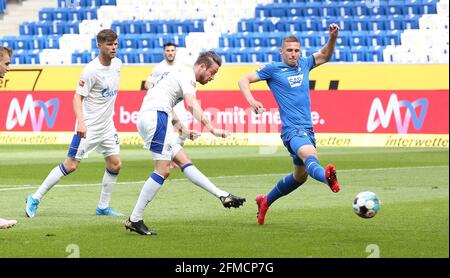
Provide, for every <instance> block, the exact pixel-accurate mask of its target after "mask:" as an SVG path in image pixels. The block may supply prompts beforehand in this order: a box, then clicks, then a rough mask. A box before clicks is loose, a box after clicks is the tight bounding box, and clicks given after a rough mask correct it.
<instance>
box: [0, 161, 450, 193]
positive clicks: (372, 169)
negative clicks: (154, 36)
mask: <svg viewBox="0 0 450 278" xmlns="http://www.w3.org/2000/svg"><path fill="white" fill-rule="evenodd" d="M448 167H449V166H446V165H440V166H414V167H387V168H369V169H344V170H338V173H342V172H343V173H349V172H364V171H366V172H373V171H389V170H407V169H432V168H448ZM283 174H287V172H286V173H269V174H256V175H235V176H217V177H210V179H212V180H214V179H237V178H248V177H271V176H280V177H281V176H282V175H283ZM168 181H169V182H177V181H186V179H185V178H183V179H172V180H168ZM144 182H145V181H129V182H118V183H117V184H118V185H121V184H122V185H126V184H144ZM101 185H102V184H101V183H80V184H63V185H55V187H58V188H66V187H89V186H101ZM11 186H13V185H1V184H0V187H4V188H0V192H1V191H21V190H27V189H36V188H38V186H36V185H31V184H25V185H23V186H20V187H17V186H16V187H11Z"/></svg>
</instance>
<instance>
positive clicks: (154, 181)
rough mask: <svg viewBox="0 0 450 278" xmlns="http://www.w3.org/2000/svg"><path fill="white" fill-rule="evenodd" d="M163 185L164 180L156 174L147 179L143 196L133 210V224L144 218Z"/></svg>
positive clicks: (142, 192) (140, 196)
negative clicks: (149, 205) (149, 204)
mask: <svg viewBox="0 0 450 278" xmlns="http://www.w3.org/2000/svg"><path fill="white" fill-rule="evenodd" d="M163 184H164V178H163V177H162V176H161V175H159V174H157V173H155V172H154V173H152V175H151V176H150V177H149V178H148V179H147V181H146V182H145V183H144V186H143V187H142V190H141V194H140V195H139V199H138V201H137V203H136V206H135V207H134V209H133V213H132V214H131V216H130V220H131V221H132V222H137V221H140V220H142V219H143V218H144V210H145V207H146V206H147V204H148V203H149V202H151V201H152V200H153V198H154V197H155V195H156V193H158V191H159V189H160V188H161V186H162V185H163Z"/></svg>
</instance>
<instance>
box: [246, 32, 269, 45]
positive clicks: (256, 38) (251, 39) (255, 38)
mask: <svg viewBox="0 0 450 278" xmlns="http://www.w3.org/2000/svg"><path fill="white" fill-rule="evenodd" d="M245 46H246V47H266V46H267V35H266V34H265V33H258V32H256V33H252V34H251V35H250V36H248V37H247V38H246V42H245Z"/></svg>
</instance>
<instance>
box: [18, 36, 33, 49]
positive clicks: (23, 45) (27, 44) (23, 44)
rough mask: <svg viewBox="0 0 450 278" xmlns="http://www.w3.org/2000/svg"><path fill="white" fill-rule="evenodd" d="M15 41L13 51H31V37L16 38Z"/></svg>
mask: <svg viewBox="0 0 450 278" xmlns="http://www.w3.org/2000/svg"><path fill="white" fill-rule="evenodd" d="M15 40H16V46H15V49H23V50H28V49H32V38H31V36H17V37H16V38H15Z"/></svg>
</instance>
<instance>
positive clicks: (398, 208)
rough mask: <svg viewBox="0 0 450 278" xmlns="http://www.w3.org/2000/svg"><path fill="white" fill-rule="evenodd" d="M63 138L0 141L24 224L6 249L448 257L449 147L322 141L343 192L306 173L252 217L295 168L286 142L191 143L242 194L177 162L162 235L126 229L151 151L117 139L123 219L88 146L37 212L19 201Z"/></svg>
mask: <svg viewBox="0 0 450 278" xmlns="http://www.w3.org/2000/svg"><path fill="white" fill-rule="evenodd" d="M66 149H67V146H66V145H62V146H60V145H53V146H4V145H3V146H0V153H1V155H0V217H3V218H13V219H17V220H18V221H19V223H18V225H17V226H16V227H14V228H12V229H8V230H0V257H57V258H58V257H60V258H64V257H67V256H71V255H74V251H73V250H74V249H73V248H72V247H73V246H76V247H77V248H79V255H80V257H83V258H84V257H151V258H161V257H165V258H167V257H170V258H173V257H175V258H188V257H213V258H234V257H237V258H246V257H251V258H259V257H267V258H275V257H283V258H305V257H313V258H322V257H351V258H365V257H368V256H380V257H407V258H410V257H448V256H449V232H448V231H449V223H448V217H449V161H448V154H449V151H448V149H388V148H319V149H318V152H319V158H320V162H321V164H322V165H326V164H327V163H330V162H332V163H334V164H335V165H336V168H337V171H338V172H337V173H338V178H339V181H340V183H341V191H340V192H339V193H337V194H334V193H332V192H331V191H330V190H329V188H328V187H326V186H325V185H323V184H321V183H319V182H316V181H314V180H312V179H309V180H308V181H307V182H306V183H305V184H304V185H303V186H301V187H300V188H299V189H297V190H296V191H294V192H293V193H291V194H290V195H288V196H285V197H283V198H281V199H279V200H278V201H277V202H275V203H274V204H273V205H272V206H271V208H270V210H269V212H268V214H267V217H266V224H265V225H263V226H259V225H258V224H257V221H256V204H255V201H254V197H255V195H256V194H258V193H267V192H268V191H269V190H271V189H272V187H273V186H274V184H275V183H276V182H277V181H278V180H279V179H280V178H282V177H283V176H284V175H285V174H287V173H289V172H290V171H291V169H292V162H291V159H290V158H289V157H288V155H287V152H286V151H285V149H284V148H282V147H279V148H278V149H267V148H258V147H187V148H186V150H187V152H188V153H189V154H190V156H191V158H192V159H193V161H194V163H195V164H196V165H197V167H198V168H199V169H201V170H202V171H203V172H204V173H205V174H206V175H207V176H209V177H210V178H211V180H212V181H213V182H214V183H216V184H217V185H218V186H219V187H221V188H222V189H224V190H227V191H229V192H231V193H234V194H237V195H240V196H244V197H246V198H247V202H246V203H245V204H244V206H243V207H241V208H240V209H225V208H223V207H222V205H221V203H220V201H219V200H218V199H216V198H215V197H213V196H212V195H210V194H209V193H207V192H205V191H203V190H202V189H200V188H198V187H196V186H195V185H193V184H191V183H190V182H189V181H188V180H187V179H185V178H184V176H183V175H182V174H181V173H180V171H179V170H173V171H172V174H171V176H170V178H169V180H167V181H166V183H165V184H164V186H163V188H162V189H161V190H160V192H159V193H158V195H157V196H156V198H155V199H154V201H153V202H152V203H150V204H149V206H147V209H146V213H145V222H146V223H147V225H148V226H150V227H152V228H154V229H155V230H156V231H157V232H158V235H157V236H155V237H143V236H139V235H137V234H135V233H131V232H129V231H125V228H124V226H123V222H124V221H125V219H126V218H127V217H128V215H129V214H130V213H131V210H132V209H133V207H134V205H135V203H136V200H137V197H138V195H139V192H140V189H141V186H142V184H143V181H144V180H146V179H147V177H148V176H149V174H150V173H151V172H152V170H153V163H152V161H151V157H150V154H149V153H148V152H147V151H146V150H144V149H141V148H140V147H137V146H122V159H123V167H122V171H121V173H120V175H119V180H118V185H117V186H116V190H115V192H114V194H113V199H112V204H111V205H112V207H113V208H114V209H116V210H118V211H120V212H123V213H124V214H126V215H127V216H124V217H119V218H113V217H104V216H102V217H98V216H95V208H96V206H97V202H98V198H99V195H100V191H101V185H100V182H101V178H102V176H103V172H104V162H103V159H102V157H100V156H99V155H98V154H91V156H90V158H89V159H87V160H85V161H83V162H82V163H81V165H80V168H79V170H78V171H77V172H75V173H73V174H71V175H70V176H68V177H66V178H64V179H63V180H62V181H61V182H60V184H59V185H57V186H56V187H55V188H53V189H52V190H51V191H50V192H49V194H47V195H46V196H45V197H44V199H43V200H42V202H41V205H40V207H39V209H38V211H37V215H36V217H35V218H34V219H28V218H26V217H25V213H24V207H25V202H24V199H25V197H26V196H27V194H30V193H32V192H34V191H35V190H36V188H37V187H38V185H39V184H40V183H41V182H42V180H43V179H44V178H45V177H46V175H47V174H48V172H49V171H50V170H51V169H52V168H53V167H55V166H56V165H57V164H59V163H60V162H61V161H62V159H63V158H64V156H65V154H66ZM361 191H374V192H376V193H377V194H378V195H379V196H380V198H381V201H382V205H381V210H380V212H379V214H378V215H377V216H375V217H374V218H372V219H362V218H359V217H358V216H356V215H355V214H354V213H353V211H352V205H351V203H352V199H353V197H354V196H355V195H356V194H357V193H358V192H361Z"/></svg>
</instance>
